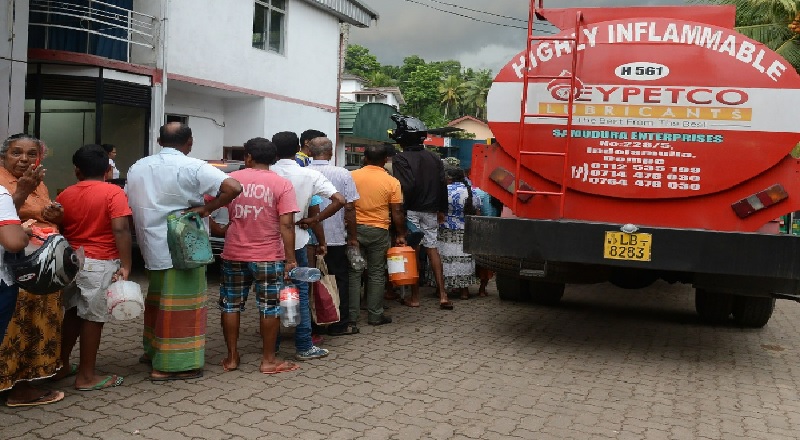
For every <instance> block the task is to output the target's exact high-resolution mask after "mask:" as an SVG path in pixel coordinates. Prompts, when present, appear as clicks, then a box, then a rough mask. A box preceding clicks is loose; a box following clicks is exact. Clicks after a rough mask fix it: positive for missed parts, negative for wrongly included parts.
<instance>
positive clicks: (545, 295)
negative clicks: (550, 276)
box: [528, 281, 564, 306]
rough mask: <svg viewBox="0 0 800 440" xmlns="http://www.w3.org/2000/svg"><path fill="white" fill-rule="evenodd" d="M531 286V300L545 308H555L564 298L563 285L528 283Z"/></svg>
mask: <svg viewBox="0 0 800 440" xmlns="http://www.w3.org/2000/svg"><path fill="white" fill-rule="evenodd" d="M528 284H530V289H529V291H530V296H531V300H532V301H533V302H534V303H536V304H540V305H543V306H555V305H557V304H558V303H559V302H560V301H561V297H563V296H564V284H563V283H545V282H542V281H528Z"/></svg>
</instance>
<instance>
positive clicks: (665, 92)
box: [547, 78, 750, 105]
mask: <svg viewBox="0 0 800 440" xmlns="http://www.w3.org/2000/svg"><path fill="white" fill-rule="evenodd" d="M575 80H576V81H575V83H576V87H575V88H576V90H575V98H574V100H575V101H581V102H594V103H617V104H678V103H681V102H684V103H689V104H694V105H719V104H722V105H742V104H744V103H746V102H747V101H748V100H749V99H750V97H749V96H748V94H747V92H745V91H744V90H739V89H722V90H713V89H710V88H705V87H635V86H584V85H583V83H580V84H581V86H580V87H578V86H577V84H578V79H577V78H576V79H575ZM556 81H559V82H558V83H555V82H556ZM561 81H566V85H563V83H561ZM547 89H548V90H549V91H550V94H551V95H552V96H553V99H557V100H559V101H569V79H567V80H562V79H558V80H553V81H551V82H550V84H548V86H547Z"/></svg>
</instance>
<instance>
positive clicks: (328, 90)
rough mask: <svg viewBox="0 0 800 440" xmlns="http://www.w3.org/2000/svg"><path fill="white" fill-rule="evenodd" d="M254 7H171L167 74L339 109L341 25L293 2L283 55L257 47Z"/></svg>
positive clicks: (199, 1) (212, 1) (242, 1)
mask: <svg viewBox="0 0 800 440" xmlns="http://www.w3.org/2000/svg"><path fill="white" fill-rule="evenodd" d="M253 5H254V2H252V1H246V0H237V1H228V2H219V1H216V0H196V1H191V2H188V1H172V2H171V8H170V12H169V14H170V17H171V19H170V20H169V30H168V37H169V40H168V47H167V69H168V73H173V74H180V75H186V76H189V77H193V78H201V79H204V80H210V81H217V82H221V83H225V84H230V85H234V86H237V87H244V88H247V89H252V90H256V91H261V92H268V93H275V94H279V95H284V96H291V97H292V98H296V99H301V100H305V101H310V102H315V103H320V104H324V105H328V106H333V107H335V106H336V101H337V99H338V94H337V92H338V90H337V80H338V76H337V66H338V51H339V24H338V20H337V19H336V18H334V17H333V16H331V15H328V14H326V13H324V12H323V11H321V10H319V9H316V8H312V7H311V6H308V5H306V4H305V3H304V2H301V1H299V0H289V1H288V2H287V15H286V19H287V25H286V33H285V40H284V41H285V53H284V54H278V53H275V52H271V51H268V50H261V49H255V48H253V47H252V31H253V29H252V28H253V26H252V23H253V13H254V12H253ZM206 29H208V30H213V32H211V31H205V32H204V31H203V30H206Z"/></svg>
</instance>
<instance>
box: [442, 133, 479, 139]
mask: <svg viewBox="0 0 800 440" xmlns="http://www.w3.org/2000/svg"><path fill="white" fill-rule="evenodd" d="M447 136H449V137H451V138H453V139H475V137H476V136H477V135H476V134H475V133H470V132H468V131H454V132H452V133H450V134H448V135H447Z"/></svg>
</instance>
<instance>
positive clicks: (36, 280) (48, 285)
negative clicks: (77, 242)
mask: <svg viewBox="0 0 800 440" xmlns="http://www.w3.org/2000/svg"><path fill="white" fill-rule="evenodd" d="M5 260H6V261H5V263H6V264H8V267H9V268H10V269H11V273H12V274H13V276H14V282H15V283H16V284H19V285H20V287H22V288H23V289H25V290H26V291H28V292H30V293H33V294H34V295H47V294H48V293H54V292H57V291H59V290H61V289H63V288H65V287H67V285H69V284H70V283H71V282H72V280H74V279H75V276H76V275H77V274H78V270H79V269H80V262H79V258H78V255H77V254H76V253H75V250H74V249H72V247H71V246H70V245H69V243H67V239H66V238H64V236H63V235H61V234H53V235H50V236H49V237H47V239H46V240H45V242H44V243H43V244H42V246H41V247H39V249H36V250H35V251H34V252H33V253H32V254H30V255H25V254H24V253H17V254H10V253H6V256H5Z"/></svg>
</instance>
